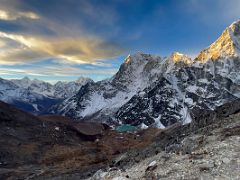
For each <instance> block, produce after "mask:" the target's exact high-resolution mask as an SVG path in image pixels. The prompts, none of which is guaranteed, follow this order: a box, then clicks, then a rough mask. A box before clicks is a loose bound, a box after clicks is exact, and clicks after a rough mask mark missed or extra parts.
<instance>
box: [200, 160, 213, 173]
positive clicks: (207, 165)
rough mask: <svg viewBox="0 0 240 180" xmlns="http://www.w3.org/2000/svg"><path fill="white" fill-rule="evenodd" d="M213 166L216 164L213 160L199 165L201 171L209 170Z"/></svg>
mask: <svg viewBox="0 0 240 180" xmlns="http://www.w3.org/2000/svg"><path fill="white" fill-rule="evenodd" d="M213 167H214V164H213V163H212V162H206V163H203V164H200V165H199V169H200V171H209V170H210V169H211V168H213Z"/></svg>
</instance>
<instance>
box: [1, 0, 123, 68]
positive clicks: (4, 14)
mask: <svg viewBox="0 0 240 180" xmlns="http://www.w3.org/2000/svg"><path fill="white" fill-rule="evenodd" d="M66 2H67V1H63V6H64V3H65V4H66V6H69V8H75V11H77V12H78V13H79V14H83V15H82V16H79V19H77V17H75V16H74V14H71V10H70V11H68V12H66V11H63V13H62V14H61V15H60V14H58V13H60V12H57V11H58V10H59V8H62V6H58V4H56V7H54V8H55V9H56V14H58V15H60V16H61V18H60V19H61V20H59V18H56V16H55V15H54V16H52V15H51V13H50V12H49V11H48V12H47V13H43V10H39V9H38V8H37V7H32V6H31V5H29V4H28V3H26V2H24V1H21V2H20V1H16V0H11V3H9V2H8V1H7V0H3V1H2V2H0V6H1V8H0V20H5V21H13V24H15V25H17V26H20V27H21V28H23V29H24V30H22V31H21V29H20V30H19V29H16V30H15V32H14V31H11V33H10V32H8V31H4V30H2V31H1V30H0V46H4V50H0V64H6V65H10V64H24V63H30V62H36V61H41V60H45V59H48V58H52V59H56V60H60V61H61V62H63V61H65V62H66V63H67V62H69V63H79V64H86V63H87V64H88V63H89V64H95V65H100V66H101V65H102V64H105V63H103V62H102V60H105V59H111V58H115V57H117V56H119V55H120V54H122V53H123V52H124V50H125V49H124V48H122V47H121V46H120V45H119V44H117V43H116V42H113V41H111V40H109V39H108V38H106V37H103V36H100V35H97V34H94V32H89V31H87V29H86V28H84V26H83V21H85V26H88V25H86V24H87V23H88V21H87V20H86V17H87V19H89V20H91V21H95V22H96V23H100V24H101V25H106V26H110V25H113V23H114V22H115V21H116V19H117V14H116V13H115V11H114V10H113V9H111V8H108V6H107V5H106V6H105V5H104V6H103V5H102V6H101V7H100V8H99V7H98V6H94V5H93V4H92V3H90V2H85V1H80V2H79V4H78V3H77V5H75V4H76V2H74V1H69V2H68V3H66ZM78 5H79V7H80V9H78V8H77V7H78ZM80 5H81V6H80ZM49 6H51V5H49ZM51 7H52V8H53V6H51ZM55 9H54V10H55ZM59 11H61V10H59ZM109 14H111V16H109ZM24 19H33V20H36V21H26V20H24ZM39 29H42V30H44V31H45V32H46V33H45V32H44V31H43V32H40V31H39ZM48 32H51V34H49V33H48ZM109 34H110V32H109ZM9 41H11V44H9V43H8V42H9Z"/></svg>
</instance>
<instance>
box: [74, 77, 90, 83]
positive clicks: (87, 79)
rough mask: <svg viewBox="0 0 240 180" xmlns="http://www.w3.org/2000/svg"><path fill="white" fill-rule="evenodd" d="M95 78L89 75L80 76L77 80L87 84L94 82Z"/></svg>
mask: <svg viewBox="0 0 240 180" xmlns="http://www.w3.org/2000/svg"><path fill="white" fill-rule="evenodd" d="M92 81H93V80H92V79H90V78H87V77H79V78H78V79H77V80H76V81H75V82H76V83H80V84H86V83H87V82H92Z"/></svg>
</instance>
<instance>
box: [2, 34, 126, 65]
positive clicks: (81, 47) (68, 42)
mask: <svg viewBox="0 0 240 180" xmlns="http://www.w3.org/2000/svg"><path fill="white" fill-rule="evenodd" d="M0 39H2V43H3V42H6V41H7V40H8V41H13V42H15V46H17V47H15V48H12V44H11V45H9V46H7V47H5V49H6V50H4V51H0V64H21V63H29V62H35V61H39V60H45V59H47V58H55V59H62V60H66V61H69V62H73V63H83V64H84V63H85V64H86V63H89V64H91V63H92V64H94V63H95V64H98V62H97V61H99V60H103V59H108V58H114V57H116V56H118V55H119V54H120V53H122V52H123V49H122V48H120V47H119V46H118V45H116V44H114V43H110V42H106V41H104V40H103V39H101V38H99V37H75V38H71V37H43V36H27V35H18V34H10V33H4V32H0ZM0 42H1V41H0Z"/></svg>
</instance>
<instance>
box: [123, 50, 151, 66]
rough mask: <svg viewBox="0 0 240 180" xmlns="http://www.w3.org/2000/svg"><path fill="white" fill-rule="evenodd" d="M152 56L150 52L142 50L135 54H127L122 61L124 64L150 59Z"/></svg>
mask: <svg viewBox="0 0 240 180" xmlns="http://www.w3.org/2000/svg"><path fill="white" fill-rule="evenodd" d="M153 57H154V56H153V55H151V54H145V53H142V52H137V53H135V54H129V55H128V56H127V58H126V59H125V61H124V64H130V63H133V62H134V63H140V62H144V61H148V60H150V59H152V58H153Z"/></svg>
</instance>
